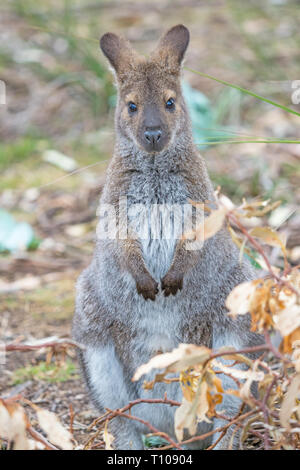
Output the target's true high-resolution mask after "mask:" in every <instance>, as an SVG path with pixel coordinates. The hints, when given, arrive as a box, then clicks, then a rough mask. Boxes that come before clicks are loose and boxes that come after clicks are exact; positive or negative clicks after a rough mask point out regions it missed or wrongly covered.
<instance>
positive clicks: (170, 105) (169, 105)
mask: <svg viewBox="0 0 300 470" xmlns="http://www.w3.org/2000/svg"><path fill="white" fill-rule="evenodd" d="M174 107H175V100H174V98H170V99H169V100H168V101H167V102H166V108H167V109H172V108H174Z"/></svg>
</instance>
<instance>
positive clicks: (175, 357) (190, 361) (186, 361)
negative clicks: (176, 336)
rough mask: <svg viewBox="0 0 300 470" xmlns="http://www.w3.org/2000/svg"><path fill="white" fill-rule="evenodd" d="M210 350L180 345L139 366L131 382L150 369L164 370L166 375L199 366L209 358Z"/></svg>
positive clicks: (203, 347) (191, 345) (202, 347)
mask: <svg viewBox="0 0 300 470" xmlns="http://www.w3.org/2000/svg"><path fill="white" fill-rule="evenodd" d="M210 354H211V350H210V349H208V348H206V347H205V346H195V345H194V344H180V345H179V346H178V348H176V349H173V351H171V352H168V353H164V354H158V355H157V356H154V357H152V358H151V359H150V361H149V362H148V363H147V364H143V365H141V366H140V367H139V368H138V369H137V371H136V372H135V374H134V377H133V379H132V380H133V381H134V382H135V381H137V380H139V379H140V378H141V376H142V375H145V374H148V372H150V371H151V370H152V369H166V373H171V372H181V371H183V370H186V369H188V368H189V367H192V366H194V365H195V364H201V363H203V362H205V361H207V359H208V358H209V357H210Z"/></svg>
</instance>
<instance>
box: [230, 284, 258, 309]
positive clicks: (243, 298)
mask: <svg viewBox="0 0 300 470" xmlns="http://www.w3.org/2000/svg"><path fill="white" fill-rule="evenodd" d="M256 286H257V281H250V282H243V283H242V284H239V285H238V286H236V287H235V288H234V289H233V290H232V291H231V292H230V294H229V296H228V297H227V299H226V307H227V308H228V310H229V312H230V315H232V316H233V317H235V316H236V315H245V314H246V313H248V312H249V311H250V305H251V301H252V298H253V294H254V292H255V290H256Z"/></svg>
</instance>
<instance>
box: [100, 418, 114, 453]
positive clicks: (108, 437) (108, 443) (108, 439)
mask: <svg viewBox="0 0 300 470" xmlns="http://www.w3.org/2000/svg"><path fill="white" fill-rule="evenodd" d="M107 425H108V420H106V421H105V427H104V431H103V439H104V442H105V450H114V448H113V447H112V443H113V441H114V439H115V438H114V436H113V435H112V434H111V433H110V432H108V429H107Z"/></svg>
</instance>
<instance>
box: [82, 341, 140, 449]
mask: <svg viewBox="0 0 300 470" xmlns="http://www.w3.org/2000/svg"><path fill="white" fill-rule="evenodd" d="M81 363H82V368H83V372H84V375H85V378H86V382H87V385H88V388H89V391H90V396H91V399H92V401H93V403H94V404H95V406H96V407H97V408H98V409H99V411H100V413H99V415H100V414H102V413H105V410H106V409H107V408H109V409H111V410H114V409H118V408H122V407H123V406H125V405H127V404H128V403H129V401H131V400H134V399H135V398H136V396H135V395H134V390H133V386H132V384H130V383H128V382H127V381H126V378H125V376H124V373H123V368H122V365H121V363H120V362H119V360H118V358H117V356H116V354H115V351H114V347H113V346H112V345H106V346H103V347H100V346H99V347H97V348H90V347H89V348H87V350H86V351H85V352H84V353H83V354H82V357H81ZM109 432H110V433H111V434H112V435H113V436H114V441H113V444H112V445H113V447H114V448H116V449H119V450H141V449H143V442H142V432H143V429H142V426H141V425H139V423H135V422H134V421H132V420H129V419H127V418H122V417H117V418H114V419H113V420H112V421H111V422H110V423H109Z"/></svg>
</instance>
